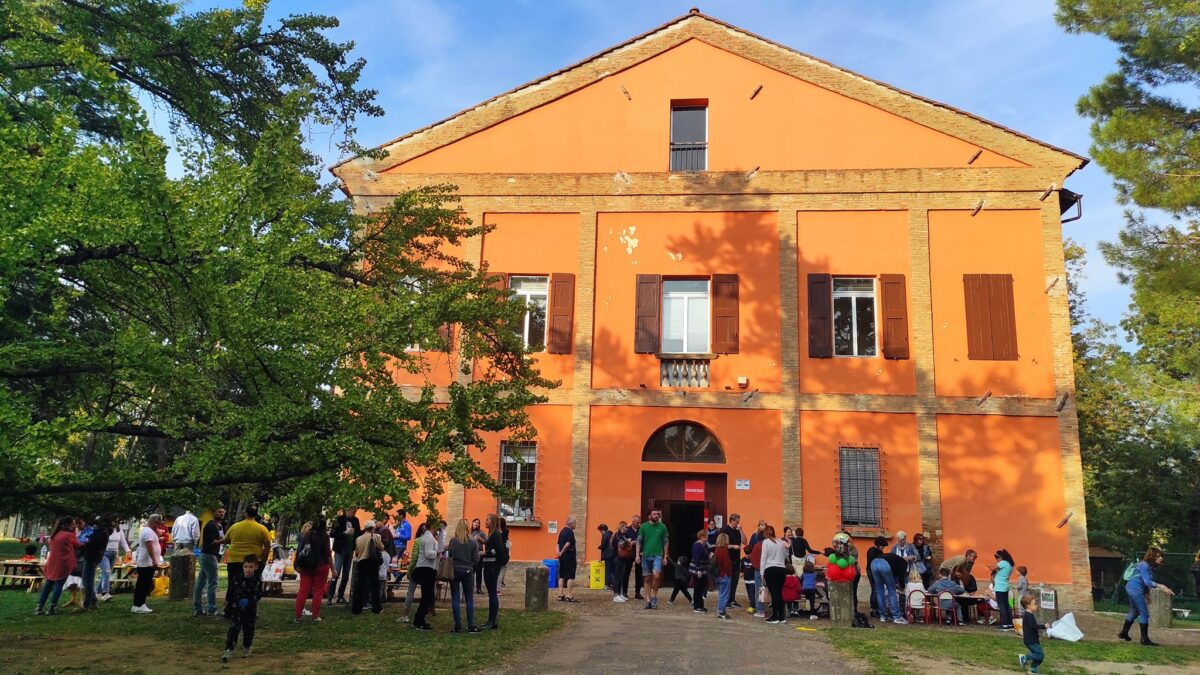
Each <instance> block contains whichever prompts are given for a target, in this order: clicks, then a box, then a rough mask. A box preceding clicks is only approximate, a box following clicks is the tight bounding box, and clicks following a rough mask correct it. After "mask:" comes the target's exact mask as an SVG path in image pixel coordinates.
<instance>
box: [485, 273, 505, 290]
mask: <svg viewBox="0 0 1200 675" xmlns="http://www.w3.org/2000/svg"><path fill="white" fill-rule="evenodd" d="M487 280H488V285H489V286H491V287H492V288H494V289H496V290H498V291H507V290H508V275H507V274H505V273H504V272H488V275H487Z"/></svg>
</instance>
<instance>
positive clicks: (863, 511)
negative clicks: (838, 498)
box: [839, 448, 883, 527]
mask: <svg viewBox="0 0 1200 675" xmlns="http://www.w3.org/2000/svg"><path fill="white" fill-rule="evenodd" d="M839 459H840V460H841V461H840V469H839V470H840V472H841V486H842V525H843V526H857V527H883V495H882V492H881V490H880V472H879V448H841V451H840V458H839Z"/></svg>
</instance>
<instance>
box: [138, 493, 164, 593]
mask: <svg viewBox="0 0 1200 675" xmlns="http://www.w3.org/2000/svg"><path fill="white" fill-rule="evenodd" d="M160 523H162V516H160V515H158V514H154V515H152V516H150V517H149V518H147V519H146V524H145V525H143V526H142V529H141V531H140V532H139V533H138V541H137V543H138V546H137V552H136V553H135V554H134V556H133V564H134V565H136V566H137V583H136V584H134V587H133V613H134V614H149V613H150V612H152V611H154V610H152V609H150V608H149V607H147V606H146V598H148V597H150V591H152V590H154V574H155V572H157V571H158V566H159V565H161V564H162V550H161V544H160V543H159V541H158V533H157V532H155V529H156V528H157V527H158V525H159V524H160Z"/></svg>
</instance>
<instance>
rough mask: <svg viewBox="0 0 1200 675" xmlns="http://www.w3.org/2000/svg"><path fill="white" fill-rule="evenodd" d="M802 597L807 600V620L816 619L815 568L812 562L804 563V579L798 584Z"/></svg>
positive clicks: (806, 561)
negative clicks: (801, 589)
mask: <svg viewBox="0 0 1200 675" xmlns="http://www.w3.org/2000/svg"><path fill="white" fill-rule="evenodd" d="M800 586H801V588H803V589H804V597H805V598H807V599H808V618H809V619H815V618H817V568H816V567H815V566H813V561H811V560H805V561H804V577H803V579H802V580H801V582H800Z"/></svg>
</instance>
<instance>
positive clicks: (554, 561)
mask: <svg viewBox="0 0 1200 675" xmlns="http://www.w3.org/2000/svg"><path fill="white" fill-rule="evenodd" d="M542 564H543V565H545V566H546V567H547V568H549V570H550V575H549V577H550V578H549V581H548V583H549V584H550V588H551V589H555V588H558V558H546V559H545V560H543V561H542Z"/></svg>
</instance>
